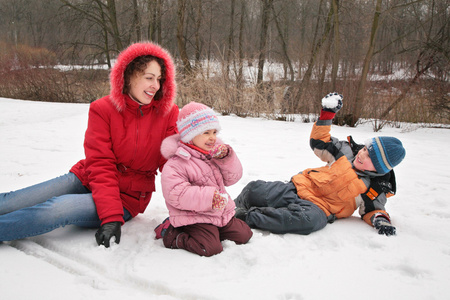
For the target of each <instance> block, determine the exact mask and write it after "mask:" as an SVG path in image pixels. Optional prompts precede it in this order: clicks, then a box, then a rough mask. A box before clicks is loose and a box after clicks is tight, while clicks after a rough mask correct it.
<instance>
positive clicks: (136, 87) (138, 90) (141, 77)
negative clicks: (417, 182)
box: [130, 60, 161, 105]
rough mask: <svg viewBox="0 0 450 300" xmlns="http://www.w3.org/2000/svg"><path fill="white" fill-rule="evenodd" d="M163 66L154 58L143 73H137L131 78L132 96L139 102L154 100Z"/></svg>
mask: <svg viewBox="0 0 450 300" xmlns="http://www.w3.org/2000/svg"><path fill="white" fill-rule="evenodd" d="M160 80H161V66H160V65H159V64H158V63H157V62H156V61H154V60H152V61H151V62H149V63H148V64H147V68H146V69H145V70H144V72H143V73H140V72H138V73H136V74H134V75H133V76H131V78H130V96H131V98H133V100H135V101H136V102H138V103H139V104H142V105H146V104H150V102H152V99H153V97H154V96H155V94H156V92H157V91H158V90H159V89H160V87H161V84H160Z"/></svg>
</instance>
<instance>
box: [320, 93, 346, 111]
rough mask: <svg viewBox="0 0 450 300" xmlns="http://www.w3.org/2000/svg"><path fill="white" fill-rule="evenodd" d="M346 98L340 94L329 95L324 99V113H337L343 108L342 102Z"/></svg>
mask: <svg viewBox="0 0 450 300" xmlns="http://www.w3.org/2000/svg"><path fill="white" fill-rule="evenodd" d="M343 99H344V97H342V95H339V94H338V93H336V92H335V93H329V94H328V95H326V96H325V97H323V98H322V109H323V110H324V111H329V112H333V113H337V112H338V111H339V110H340V109H341V108H342V100H343Z"/></svg>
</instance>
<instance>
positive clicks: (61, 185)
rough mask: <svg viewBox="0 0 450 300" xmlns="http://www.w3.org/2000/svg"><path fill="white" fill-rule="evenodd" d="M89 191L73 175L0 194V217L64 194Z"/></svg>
mask: <svg viewBox="0 0 450 300" xmlns="http://www.w3.org/2000/svg"><path fill="white" fill-rule="evenodd" d="M85 193H90V191H89V190H88V189H87V188H86V187H84V186H83V185H82V184H81V181H80V180H79V179H78V178H77V177H76V176H75V174H73V173H67V174H65V175H63V176H60V177H56V178H54V179H51V180H48V181H45V182H42V183H39V184H35V185H33V186H30V187H26V188H23V189H20V190H17V191H13V192H9V193H1V194H0V215H3V214H7V213H10V212H13V211H15V210H19V209H22V208H25V207H31V206H34V205H36V204H39V203H43V202H45V201H47V200H48V199H50V198H53V197H57V196H61V195H65V194H85Z"/></svg>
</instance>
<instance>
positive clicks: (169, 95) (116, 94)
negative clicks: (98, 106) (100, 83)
mask: <svg viewBox="0 0 450 300" xmlns="http://www.w3.org/2000/svg"><path fill="white" fill-rule="evenodd" d="M143 55H153V56H155V57H159V58H161V59H163V60H164V63H165V65H166V81H165V82H164V85H163V86H162V93H163V97H162V98H161V99H160V100H154V102H156V103H154V105H156V106H157V107H158V108H160V109H161V110H162V111H163V112H168V111H169V110H170V108H171V107H172V105H173V103H174V101H175V96H176V83H175V66H174V63H173V59H172V56H171V55H170V54H169V53H168V52H167V51H166V50H165V49H164V48H162V47H161V46H159V45H157V44H154V43H150V42H141V43H135V44H132V45H131V46H129V47H128V48H127V49H125V50H123V51H122V52H121V53H120V54H119V56H118V57H117V61H116V63H115V64H114V66H113V67H112V69H111V73H110V84H111V93H110V99H111V102H113V104H114V105H115V107H116V108H117V110H118V111H123V110H124V109H125V107H126V97H128V96H127V95H124V94H123V93H122V91H123V85H124V81H125V79H124V73H125V69H126V67H127V66H128V64H129V63H130V62H132V61H133V59H135V58H136V57H138V56H143Z"/></svg>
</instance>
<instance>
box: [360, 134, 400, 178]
mask: <svg viewBox="0 0 450 300" xmlns="http://www.w3.org/2000/svg"><path fill="white" fill-rule="evenodd" d="M365 144H366V147H367V150H368V151H369V156H370V159H371V160H372V163H373V166H374V167H375V169H376V171H377V173H380V174H386V173H388V172H389V171H390V170H392V169H393V168H394V167H395V166H397V165H398V164H399V163H401V161H402V160H403V158H405V154H406V151H405V148H403V144H402V142H401V141H400V140H399V139H397V138H395V137H388V136H381V137H375V138H372V139H370V140H367V141H366V143H365Z"/></svg>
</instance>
